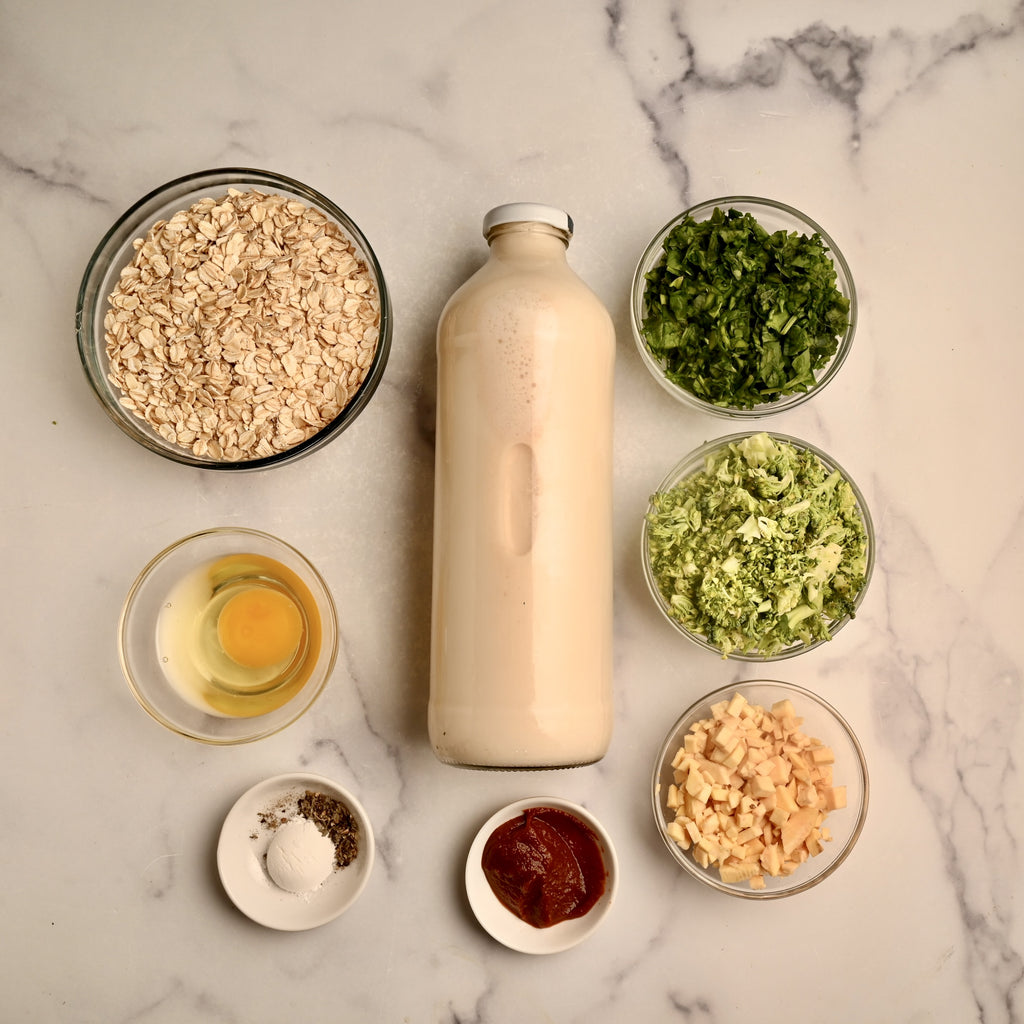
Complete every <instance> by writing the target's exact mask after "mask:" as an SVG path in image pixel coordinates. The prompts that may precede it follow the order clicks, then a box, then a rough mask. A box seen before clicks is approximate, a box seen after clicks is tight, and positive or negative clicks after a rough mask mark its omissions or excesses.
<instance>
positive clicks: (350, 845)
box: [298, 789, 359, 868]
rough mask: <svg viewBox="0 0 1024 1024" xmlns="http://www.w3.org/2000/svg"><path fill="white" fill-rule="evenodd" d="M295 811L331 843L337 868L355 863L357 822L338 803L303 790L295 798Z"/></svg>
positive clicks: (357, 840) (357, 846)
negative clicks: (296, 801)
mask: <svg viewBox="0 0 1024 1024" xmlns="http://www.w3.org/2000/svg"><path fill="white" fill-rule="evenodd" d="M298 810H299V814H301V815H302V816H303V817H304V818H308V819H309V820H310V821H311V822H313V824H314V825H316V827H317V828H318V829H320V831H321V832H322V833H323V834H324V835H325V836H327V838H328V839H330V841H331V842H332V843H334V859H335V863H336V864H337V865H338V867H339V868H343V867H346V866H347V865H349V864H351V863H352V861H353V860H355V858H356V856H357V854H358V853H359V823H358V822H357V821H356V820H355V818H353V817H352V812H351V811H350V810H349V809H348V807H346V806H345V804H344V803H342V801H340V800H338V799H336V798H335V797H333V796H328V795H327V794H326V793H317V792H316V791H314V790H312V789H307V790H306V792H305V793H304V794H303V795H302V796H301V797H300V798H299V803H298Z"/></svg>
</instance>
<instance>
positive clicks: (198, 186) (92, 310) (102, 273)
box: [75, 167, 393, 472]
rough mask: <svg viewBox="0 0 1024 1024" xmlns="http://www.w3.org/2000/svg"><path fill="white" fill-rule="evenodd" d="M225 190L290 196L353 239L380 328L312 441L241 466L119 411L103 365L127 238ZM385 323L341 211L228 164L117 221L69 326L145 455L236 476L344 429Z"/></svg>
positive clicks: (383, 342) (386, 303)
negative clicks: (343, 398)
mask: <svg viewBox="0 0 1024 1024" xmlns="http://www.w3.org/2000/svg"><path fill="white" fill-rule="evenodd" d="M228 189H237V190H239V191H240V192H246V191H252V190H253V189H258V190H259V191H261V192H265V193H268V194H276V195H282V196H284V197H285V198H288V199H296V200H298V201H299V202H301V203H303V204H304V205H306V206H308V207H313V208H315V209H316V210H318V211H319V212H320V213H322V214H323V215H324V216H326V217H327V218H328V219H329V220H332V221H334V222H335V224H337V225H338V227H340V228H341V230H342V231H343V232H344V234H345V235H346V236H347V237H348V238H349V240H350V241H351V242H352V244H353V246H354V248H355V250H356V255H357V257H358V258H359V259H361V260H362V261H363V263H364V264H365V265H366V267H367V270H368V271H369V273H370V275H371V276H372V278H373V281H374V284H375V286H376V290H377V295H378V297H379V301H380V326H379V333H378V339H377V347H376V350H375V352H374V356H373V361H372V363H371V364H370V366H369V368H368V370H367V373H366V377H365V379H364V380H363V381H362V384H361V385H360V387H359V389H358V391H357V392H356V393H355V395H353V396H352V398H351V399H350V400H349V402H348V404H347V405H346V406H345V407H344V408H343V409H342V410H341V412H340V413H339V414H338V415H337V416H336V417H335V418H334V419H333V420H332V421H331V422H330V423H328V424H327V425H326V426H324V427H323V428H321V429H320V431H319V432H318V433H316V434H314V435H313V436H312V437H309V438H307V439H306V440H304V441H301V442H300V443H298V444H296V445H294V446H293V447H291V448H288V449H287V450H285V451H281V452H276V453H274V454H272V455H268V456H265V457H259V458H252V459H247V460H241V461H227V460H225V459H218V458H214V457H212V456H210V455H196V454H195V453H194V452H193V451H191V450H190V449H189V448H185V447H182V446H181V445H178V444H175V443H173V442H171V441H168V440H166V439H165V438H164V437H163V436H162V435H161V434H160V433H158V432H157V431H156V430H155V429H154V428H153V427H151V426H150V424H149V423H148V422H146V421H145V420H143V419H141V418H139V417H138V416H136V415H135V414H134V413H132V412H131V411H129V410H128V409H126V408H125V407H124V406H123V405H122V404H121V398H122V397H123V396H122V392H121V390H120V389H119V388H118V387H117V385H115V384H114V383H112V382H111V381H110V380H109V378H108V371H109V368H110V360H109V358H108V356H107V352H106V341H105V337H104V335H105V331H104V326H103V321H104V318H105V316H106V313H107V310H108V308H109V301H108V300H109V296H110V295H111V293H112V292H113V290H114V288H115V286H116V284H117V282H118V279H119V277H120V274H121V271H122V269H123V268H125V267H126V266H128V264H129V263H131V261H132V259H133V258H134V256H135V249H134V246H133V244H132V243H133V242H134V240H135V239H137V238H141V237H143V236H145V234H146V233H147V232H148V231H149V229H150V228H151V227H152V226H153V224H155V223H156V222H157V221H159V220H166V219H170V218H171V217H172V216H173V215H174V214H175V213H177V212H178V211H181V210H187V209H189V208H190V207H191V206H192V205H193V204H194V203H196V202H198V201H199V200H201V199H204V198H207V197H211V198H220V197H222V196H224V195H226V194H227V191H228ZM392 319H393V314H392V309H391V299H390V296H389V293H388V289H387V285H386V283H385V281H384V275H383V273H382V271H381V268H380V265H379V263H378V262H377V258H376V256H375V255H374V253H373V250H372V249H371V248H370V244H369V242H368V241H367V240H366V238H365V236H364V235H363V233H362V232H361V231H360V230H359V228H358V227H357V226H356V224H355V223H354V222H353V221H352V220H351V218H350V217H349V216H348V215H347V214H346V213H345V212H344V211H343V210H341V209H340V208H339V207H337V206H336V205H335V204H334V203H332V202H331V201H330V200H329V199H327V198H326V197H325V196H323V195H321V194H320V193H319V192H317V191H315V190H314V189H312V188H310V187H309V186H308V185H303V184H302V183H301V182H298V181H294V180H293V179H291V178H287V177H284V176H283V175H280V174H274V173H272V172H269V171H261V170H252V169H249V168H238V167H228V168H222V169H218V170H210V171H200V172H198V173H196V174H189V175H186V176H185V177H181V178H176V179H175V180H174V181H170V182H168V183H167V184H165V185H161V186H160V187H159V188H157V189H155V190H154V191H152V192H150V193H149V194H148V195H146V196H144V197H143V198H142V199H140V200H139V201H138V202H137V203H135V204H134V205H133V206H132V207H131V208H130V209H129V210H127V211H126V212H125V213H124V214H122V215H121V216H120V217H119V218H118V219H117V221H116V222H115V223H114V225H113V227H111V228H110V230H109V231H108V232H107V233H106V235H105V236H104V238H103V240H102V241H101V242H100V244H99V245H98V246H97V248H96V251H95V252H94V253H93V255H92V258H91V259H90V260H89V263H88V265H87V267H86V270H85V274H84V276H83V278H82V283H81V287H80V288H79V292H78V305H77V309H76V313H75V326H76V331H77V335H78V351H79V355H80V357H81V360H82V366H83V368H84V370H85V374H86V377H87V378H88V380H89V383H90V384H91V385H92V389H93V391H94V392H95V394H96V397H97V398H98V400H99V402H100V405H101V406H102V407H103V409H104V411H105V412H106V413H107V415H108V416H109V417H110V419H111V420H113V422H114V423H115V424H116V425H117V426H118V427H119V428H120V429H121V430H122V431H123V432H124V433H125V434H127V435H128V437H130V438H132V439H133V440H134V441H136V442H138V443H139V444H141V445H142V446H143V447H144V448H146V449H148V450H149V451H152V452H156V453H157V454H158V455H162V456H163V457H164V458H167V459H170V460H172V461H174V462H177V463H181V464H182V465H186V466H196V467H199V468H201V469H215V470H228V471H236V472H238V471H246V470H256V469H266V468H268V467H271V466H279V465H282V464H284V463H289V462H294V461H295V460H296V459H300V458H302V457H304V456H306V455H309V454H310V453H311V452H314V451H316V450H317V449H319V448H322V447H323V446H324V445H325V444H327V442H328V441H331V440H332V439H333V438H335V437H337V436H338V435H339V434H340V433H341V432H342V431H343V430H345V429H346V428H347V427H348V426H350V425H351V424H352V422H353V421H354V420H355V419H356V417H357V416H358V415H359V414H360V412H362V410H363V409H364V408H365V407H366V405H367V403H368V402H369V401H370V399H371V398H372V397H373V394H374V392H375V391H376V389H377V386H378V385H379V384H380V381H381V377H382V376H383V374H384V368H385V366H386V364H387V360H388V355H389V353H390V349H391V333H392Z"/></svg>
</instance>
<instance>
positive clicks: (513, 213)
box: [484, 203, 572, 238]
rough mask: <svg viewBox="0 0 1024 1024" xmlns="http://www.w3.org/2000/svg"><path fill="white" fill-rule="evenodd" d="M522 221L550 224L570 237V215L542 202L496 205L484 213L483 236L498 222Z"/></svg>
mask: <svg viewBox="0 0 1024 1024" xmlns="http://www.w3.org/2000/svg"><path fill="white" fill-rule="evenodd" d="M522 221H535V222H539V223H541V224H550V225H551V226H552V227H553V228H558V230H559V231H564V232H565V233H566V234H567V235H569V237H570V238H571V237H572V217H570V216H569V214H567V213H566V212H565V210H560V209H558V207H557V206H546V205H545V204H544V203H505V205H504V206H496V207H495V208H494V209H493V210H488V212H487V213H485V214H484V238H486V237H487V236H488V235H489V234H490V232H491V229H492V228H496V227H497V226H498V225H499V224H512V223H515V222H522Z"/></svg>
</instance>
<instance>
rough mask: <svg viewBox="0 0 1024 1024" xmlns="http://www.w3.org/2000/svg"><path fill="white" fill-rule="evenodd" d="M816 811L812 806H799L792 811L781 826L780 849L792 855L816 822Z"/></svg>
mask: <svg viewBox="0 0 1024 1024" xmlns="http://www.w3.org/2000/svg"><path fill="white" fill-rule="evenodd" d="M817 817H818V812H817V810H815V808H813V807H801V808H800V809H799V810H797V811H794V812H793V813H792V814H791V815H790V816H789V817H788V818H787V819H786V823H785V824H784V825H783V826H782V830H781V832H782V851H783V853H785V854H786V855H787V856H793V855H794V854H795V853H796V851H797V850H798V849H799V848H800V846H801V845H802V844H803V841H804V840H805V839H806V838H807V836H808V834H809V833H810V831H811V829H812V828H813V827H814V826H815V825H816V824H817Z"/></svg>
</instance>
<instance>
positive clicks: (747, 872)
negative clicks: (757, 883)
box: [718, 861, 761, 884]
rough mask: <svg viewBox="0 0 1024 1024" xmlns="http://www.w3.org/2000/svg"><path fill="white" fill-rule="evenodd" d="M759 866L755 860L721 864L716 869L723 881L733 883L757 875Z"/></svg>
mask: <svg viewBox="0 0 1024 1024" xmlns="http://www.w3.org/2000/svg"><path fill="white" fill-rule="evenodd" d="M760 873H761V872H760V868H759V865H758V864H757V862H756V861H743V862H741V863H738V864H723V865H722V866H721V867H720V868H719V869H718V875H719V877H720V878H721V879H722V881H723V882H726V883H728V884H735V883H736V882H746V881H747V880H748V879H751V878H753V877H754V876H755V875H759V874H760Z"/></svg>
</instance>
